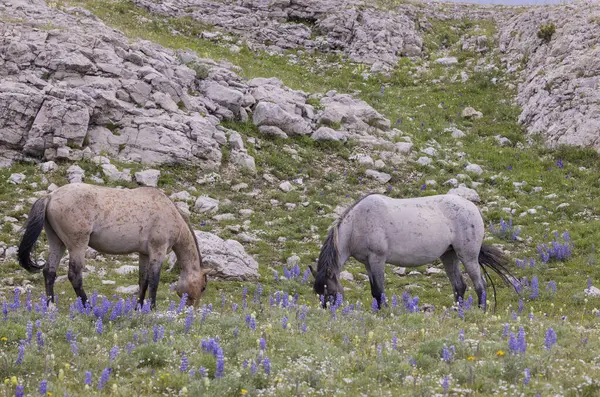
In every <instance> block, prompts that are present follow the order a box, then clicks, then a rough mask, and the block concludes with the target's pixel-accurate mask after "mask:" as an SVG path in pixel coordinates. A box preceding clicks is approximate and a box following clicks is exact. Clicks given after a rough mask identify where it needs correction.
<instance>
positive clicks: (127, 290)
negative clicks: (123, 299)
mask: <svg viewBox="0 0 600 397" xmlns="http://www.w3.org/2000/svg"><path fill="white" fill-rule="evenodd" d="M139 291H140V286H139V285H129V286H127V287H117V289H115V292H116V293H117V294H123V295H135V294H137V293H138V292H139Z"/></svg>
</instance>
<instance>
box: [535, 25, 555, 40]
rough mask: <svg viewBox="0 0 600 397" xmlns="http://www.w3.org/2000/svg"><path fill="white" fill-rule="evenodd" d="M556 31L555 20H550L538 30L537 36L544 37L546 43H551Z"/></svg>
mask: <svg viewBox="0 0 600 397" xmlns="http://www.w3.org/2000/svg"><path fill="white" fill-rule="evenodd" d="M554 32H556V26H555V25H554V22H548V23H545V24H542V25H541V26H540V29H539V30H538V32H537V37H539V38H540V39H542V40H543V41H544V42H545V43H549V42H550V40H552V35H553V34H554Z"/></svg>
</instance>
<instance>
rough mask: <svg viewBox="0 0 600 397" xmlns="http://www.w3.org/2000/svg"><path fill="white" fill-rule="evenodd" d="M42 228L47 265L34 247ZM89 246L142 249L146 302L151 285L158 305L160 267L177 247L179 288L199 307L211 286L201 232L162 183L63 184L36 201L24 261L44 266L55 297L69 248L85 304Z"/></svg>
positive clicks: (72, 275) (22, 249) (33, 267)
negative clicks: (120, 186) (47, 250)
mask: <svg viewBox="0 0 600 397" xmlns="http://www.w3.org/2000/svg"><path fill="white" fill-rule="evenodd" d="M42 228H44V229H45V230H46V236H47V237H48V243H49V246H50V253H49V255H48V261H47V262H46V264H45V266H38V265H37V264H36V263H34V262H33V261H32V260H31V256H30V253H31V251H32V249H33V246H34V244H35V242H36V241H37V239H38V238H39V236H40V233H41V232H42ZM88 246H90V247H92V248H93V249H95V250H97V251H99V252H102V253H106V254H130V253H133V252H138V253H139V254H140V260H139V263H140V270H139V283H140V291H139V296H138V303H140V304H143V302H144V298H145V296H146V290H147V289H148V286H149V287H150V300H151V306H152V308H154V307H156V290H157V288H158V282H159V278H160V268H161V265H162V263H163V261H164V259H165V257H166V255H167V251H168V250H169V249H171V248H172V249H173V251H174V252H175V255H177V261H178V263H179V265H180V267H181V274H180V276H179V282H178V283H177V288H176V290H177V294H178V295H179V296H182V295H183V294H184V293H187V296H188V300H187V303H188V304H189V305H194V306H195V307H197V305H198V300H199V298H200V296H201V295H202V293H203V292H204V290H205V289H206V284H207V277H206V274H205V272H204V271H203V269H202V257H201V255H200V251H199V248H198V244H197V241H196V235H195V234H194V232H193V231H192V229H191V227H190V225H189V223H188V222H187V221H186V220H185V219H184V218H183V216H182V215H181V213H180V212H179V211H178V209H177V207H175V205H174V204H173V202H172V201H171V200H170V199H169V198H168V197H167V196H165V194H164V193H162V192H161V191H160V190H159V189H156V188H149V187H140V188H137V189H116V188H109V187H103V186H94V185H88V184H84V183H74V184H69V185H65V186H62V187H60V188H59V189H57V190H55V191H54V192H52V193H51V194H49V195H47V196H45V197H42V198H40V199H38V200H37V201H36V202H35V203H34V204H33V206H32V208H31V211H30V212H29V218H28V220H27V224H26V226H25V233H24V235H23V238H22V239H21V243H20V245H19V252H18V257H19V264H20V265H21V266H22V267H23V268H24V269H25V270H27V271H30V272H38V271H40V270H42V269H43V271H44V279H45V282H46V295H47V296H48V299H49V300H50V301H51V302H53V301H54V280H55V279H56V269H57V267H58V263H59V261H60V259H61V258H62V256H63V254H64V252H65V248H67V249H68V250H69V273H68V275H69V281H70V282H71V284H72V285H73V288H74V289H75V293H76V294H77V296H78V297H80V298H81V300H82V303H83V304H85V303H86V300H87V296H86V294H85V292H84V291H83V277H82V270H83V269H84V267H85V252H86V250H87V247H88Z"/></svg>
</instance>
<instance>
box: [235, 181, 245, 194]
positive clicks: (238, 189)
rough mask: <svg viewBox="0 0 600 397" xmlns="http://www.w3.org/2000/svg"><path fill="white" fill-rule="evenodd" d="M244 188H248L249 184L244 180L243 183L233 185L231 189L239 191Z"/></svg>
mask: <svg viewBox="0 0 600 397" xmlns="http://www.w3.org/2000/svg"><path fill="white" fill-rule="evenodd" d="M244 189H248V184H247V183H243V182H242V183H238V184H237V185H233V186H232V187H231V190H233V191H234V192H239V191H241V190H244Z"/></svg>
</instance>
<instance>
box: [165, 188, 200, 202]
mask: <svg viewBox="0 0 600 397" xmlns="http://www.w3.org/2000/svg"><path fill="white" fill-rule="evenodd" d="M169 198H170V199H171V200H173V201H191V200H193V199H194V197H193V196H192V195H191V194H190V192H188V191H187V190H182V191H180V192H177V193H173V194H172V195H170V196H169Z"/></svg>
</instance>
